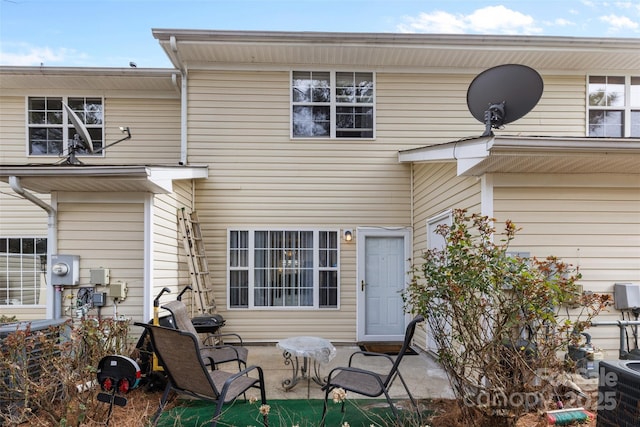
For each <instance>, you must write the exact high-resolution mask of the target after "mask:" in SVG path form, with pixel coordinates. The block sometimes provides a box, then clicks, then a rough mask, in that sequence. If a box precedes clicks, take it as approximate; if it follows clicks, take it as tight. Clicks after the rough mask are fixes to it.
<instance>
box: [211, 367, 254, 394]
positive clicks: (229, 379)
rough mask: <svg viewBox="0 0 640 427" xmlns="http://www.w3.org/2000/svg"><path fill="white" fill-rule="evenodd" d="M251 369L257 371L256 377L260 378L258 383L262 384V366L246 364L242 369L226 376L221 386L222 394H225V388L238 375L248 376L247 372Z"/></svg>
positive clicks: (238, 376)
mask: <svg viewBox="0 0 640 427" xmlns="http://www.w3.org/2000/svg"><path fill="white" fill-rule="evenodd" d="M251 371H257V372H258V378H259V379H260V384H264V373H263V371H262V368H261V367H260V366H258V365H251V366H247V367H246V368H244V369H242V370H241V371H239V372H237V373H235V374H233V375H231V376H230V377H229V378H227V379H226V380H225V382H224V384H223V386H222V393H221V394H222V395H224V394H226V391H227V389H228V388H229V386H230V385H231V384H232V383H233V382H234V381H235V380H237V379H238V378H240V377H248V376H249V372H251ZM252 378H254V377H252Z"/></svg>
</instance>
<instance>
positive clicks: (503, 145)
mask: <svg viewBox="0 0 640 427" xmlns="http://www.w3.org/2000/svg"><path fill="white" fill-rule="evenodd" d="M398 160H399V161H400V162H401V163H406V162H414V163H442V162H456V166H457V173H458V175H466V176H480V175H483V174H485V173H569V174H572V173H634V174H635V173H640V140H639V139H606V138H573V139H571V138H565V139H560V138H544V137H537V138H536V137H531V138H527V137H502V136H501V137H496V136H490V137H480V138H475V139H468V140H460V141H454V142H449V143H445V144H441V145H432V146H427V147H422V148H417V149H412V150H404V151H400V152H399V153H398Z"/></svg>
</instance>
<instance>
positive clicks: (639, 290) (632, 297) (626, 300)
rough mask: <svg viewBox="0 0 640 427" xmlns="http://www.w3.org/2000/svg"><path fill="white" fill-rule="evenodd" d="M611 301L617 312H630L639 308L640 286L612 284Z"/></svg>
mask: <svg viewBox="0 0 640 427" xmlns="http://www.w3.org/2000/svg"><path fill="white" fill-rule="evenodd" d="M613 301H614V303H615V307H616V309H617V310H631V309H634V308H640V284H637V283H616V284H614V285H613Z"/></svg>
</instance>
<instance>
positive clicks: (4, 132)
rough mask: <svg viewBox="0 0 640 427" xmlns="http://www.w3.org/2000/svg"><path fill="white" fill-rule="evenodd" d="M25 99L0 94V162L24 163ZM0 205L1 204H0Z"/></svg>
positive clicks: (25, 146)
mask: <svg viewBox="0 0 640 427" xmlns="http://www.w3.org/2000/svg"><path fill="white" fill-rule="evenodd" d="M26 108H27V107H26V101H25V97H24V96H0V141H1V142H2V143H1V144H0V162H2V164H8V163H19V162H21V163H25V158H26V157H25V156H26V153H27V143H26V133H25V131H26V117H27V113H26ZM0 206H1V205H0Z"/></svg>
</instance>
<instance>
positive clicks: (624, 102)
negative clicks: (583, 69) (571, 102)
mask: <svg viewBox="0 0 640 427" xmlns="http://www.w3.org/2000/svg"><path fill="white" fill-rule="evenodd" d="M588 95H589V99H588V103H589V118H588V119H589V136H596V137H609V138H622V137H633V138H638V137H640V76H590V77H589V94H588Z"/></svg>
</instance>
